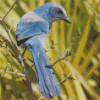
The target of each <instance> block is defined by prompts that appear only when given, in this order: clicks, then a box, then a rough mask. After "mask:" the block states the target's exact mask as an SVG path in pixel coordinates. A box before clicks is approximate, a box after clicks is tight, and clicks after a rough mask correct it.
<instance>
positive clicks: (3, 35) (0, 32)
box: [0, 32, 11, 43]
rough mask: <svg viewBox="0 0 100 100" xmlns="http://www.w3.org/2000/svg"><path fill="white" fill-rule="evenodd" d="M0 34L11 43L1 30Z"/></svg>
mask: <svg viewBox="0 0 100 100" xmlns="http://www.w3.org/2000/svg"><path fill="white" fill-rule="evenodd" d="M0 35H1V36H2V37H4V38H5V39H6V40H8V41H9V42H10V43H11V41H10V40H9V39H8V38H7V36H5V35H4V34H3V33H2V32H0Z"/></svg>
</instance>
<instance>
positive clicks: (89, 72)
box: [0, 0, 100, 100]
mask: <svg viewBox="0 0 100 100" xmlns="http://www.w3.org/2000/svg"><path fill="white" fill-rule="evenodd" d="M14 2H15V0H0V18H2V17H3V16H4V15H5V14H6V12H7V11H8V10H9V9H10V8H11V6H12V5H13V3H14ZM47 2H55V3H58V4H60V5H62V6H63V7H64V8H65V10H66V12H67V15H68V17H69V19H70V20H71V22H72V24H68V23H66V22H64V21H59V22H55V23H53V26H52V29H51V32H50V36H49V37H48V39H47V47H46V50H48V48H50V47H51V45H52V43H53V44H54V48H52V49H51V50H50V51H48V52H47V53H46V54H47V56H48V58H49V60H50V63H51V64H53V63H54V62H55V61H57V60H58V59H60V58H61V57H63V56H64V55H65V54H66V53H68V52H71V53H72V55H71V56H68V57H67V59H66V60H62V61H60V62H58V63H57V64H56V65H54V66H53V69H54V72H55V74H56V76H57V79H58V81H61V80H62V79H64V76H66V75H68V73H69V72H71V73H72V75H71V77H70V78H69V79H67V81H66V82H63V83H61V84H60V87H61V96H58V97H55V98H53V99H52V100H100V96H99V95H100V0H18V2H17V3H16V5H15V6H14V8H13V9H12V10H11V12H10V13H9V14H8V15H7V17H6V18H5V19H4V22H5V24H6V26H7V28H8V29H10V28H11V35H12V37H13V38H14V40H15V42H16V37H15V31H16V26H17V23H18V21H19V19H20V18H21V17H22V16H23V15H24V14H25V13H27V12H29V11H32V10H33V9H35V8H37V7H39V6H41V5H43V4H45V3H47ZM0 32H2V33H3V34H4V35H5V36H7V37H8V35H7V33H6V32H5V30H4V28H3V27H2V26H1V25H0ZM8 39H9V37H8ZM2 45H7V47H8V48H9V49H10V50H11V51H12V52H13V54H14V55H15V56H16V53H15V50H14V48H13V46H12V45H11V44H9V45H8V42H7V41H6V39H5V38H4V37H3V36H2V35H0V71H1V70H6V71H11V72H19V73H23V71H22V68H21V66H20V64H19V63H18V62H17V60H16V59H15V58H14V57H13V56H12V55H11V53H9V52H8V51H7V50H6V48H4V47H2ZM18 49H19V50H20V52H21V53H22V51H23V49H22V48H19V47H18ZM25 57H28V58H31V54H30V52H29V51H28V50H27V52H26V53H25ZM24 62H25V66H26V68H27V69H28V68H29V67H30V66H31V65H32V63H31V62H30V61H29V60H27V59H26V60H25V61H24ZM29 77H30V79H33V81H32V87H33V93H34V95H35V98H36V100H38V98H40V97H41V96H42V94H41V93H39V89H38V82H37V78H36V72H35V68H33V69H32V70H31V71H30V72H29ZM72 77H73V78H74V79H75V80H72ZM24 79H25V77H20V76H17V75H13V74H8V73H1V72H0V99H1V100H28V99H29V100H31V96H30V94H29V92H28V88H27V86H26V84H25V81H24ZM43 100H45V99H43Z"/></svg>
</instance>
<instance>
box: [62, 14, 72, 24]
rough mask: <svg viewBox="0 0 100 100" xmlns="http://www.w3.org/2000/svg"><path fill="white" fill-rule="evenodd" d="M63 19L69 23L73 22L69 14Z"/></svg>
mask: <svg viewBox="0 0 100 100" xmlns="http://www.w3.org/2000/svg"><path fill="white" fill-rule="evenodd" d="M63 19H64V20H65V21H66V22H68V23H69V24H72V23H71V21H70V19H69V18H68V17H67V16H64V17H63Z"/></svg>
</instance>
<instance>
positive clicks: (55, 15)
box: [49, 3, 71, 24]
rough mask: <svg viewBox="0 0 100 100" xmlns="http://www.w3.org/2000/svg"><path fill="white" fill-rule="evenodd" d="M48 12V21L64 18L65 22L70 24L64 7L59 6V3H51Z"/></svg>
mask: <svg viewBox="0 0 100 100" xmlns="http://www.w3.org/2000/svg"><path fill="white" fill-rule="evenodd" d="M49 13H50V16H51V18H50V22H51V23H52V22H54V21H58V20H65V21H66V22H68V23H70V24H71V21H70V19H69V18H68V17H67V14H66V11H65V9H64V8H63V7H62V6H60V5H59V4H56V3H53V4H52V5H51V7H50V8H49Z"/></svg>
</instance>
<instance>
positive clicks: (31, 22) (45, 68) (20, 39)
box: [15, 3, 71, 98]
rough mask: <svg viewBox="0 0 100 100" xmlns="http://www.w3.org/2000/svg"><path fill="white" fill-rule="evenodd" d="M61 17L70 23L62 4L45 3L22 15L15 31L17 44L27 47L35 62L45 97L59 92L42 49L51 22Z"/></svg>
mask: <svg viewBox="0 0 100 100" xmlns="http://www.w3.org/2000/svg"><path fill="white" fill-rule="evenodd" d="M61 19H62V20H65V21H66V22H68V23H70V24H71V21H70V20H69V19H68V17H67V14H66V11H65V10H64V8H63V7H62V6H60V5H59V4H56V3H46V4H45V5H42V6H40V7H38V8H36V9H35V10H33V11H31V12H29V13H27V14H25V15H23V16H22V18H21V19H20V21H19V22H18V24H17V30H16V32H15V34H16V40H17V45H18V46H20V45H21V44H24V45H25V46H26V47H29V50H30V52H31V54H32V58H33V62H34V64H35V69H36V73H37V77H38V82H39V86H40V92H42V91H43V95H44V97H45V98H53V97H55V96H59V95H60V94H61V90H60V86H59V83H58V81H57V79H56V77H55V74H54V72H53V69H52V66H51V65H50V63H49V60H48V58H47V56H46V54H45V51H44V48H45V44H46V38H47V37H48V35H49V32H50V29H51V27H52V22H54V21H58V20H61Z"/></svg>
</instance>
